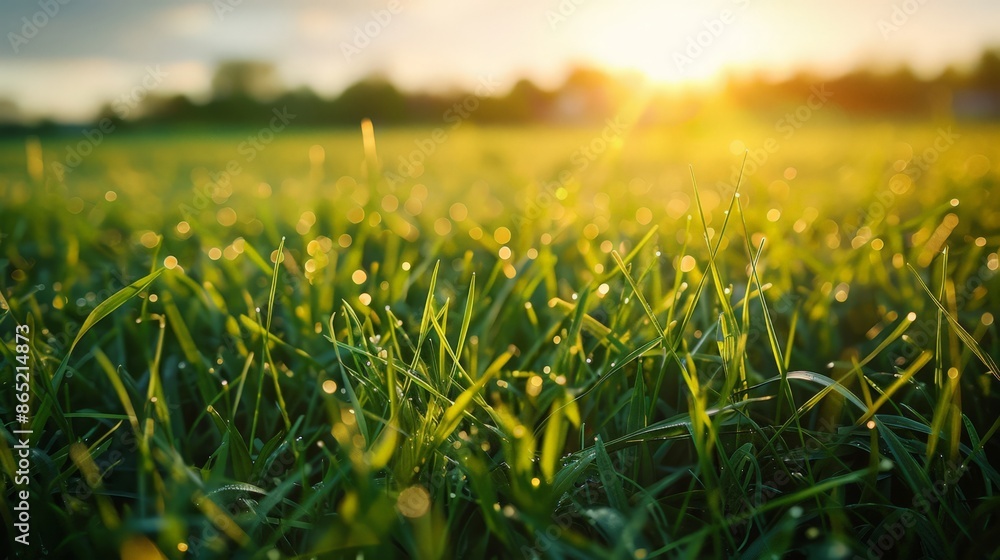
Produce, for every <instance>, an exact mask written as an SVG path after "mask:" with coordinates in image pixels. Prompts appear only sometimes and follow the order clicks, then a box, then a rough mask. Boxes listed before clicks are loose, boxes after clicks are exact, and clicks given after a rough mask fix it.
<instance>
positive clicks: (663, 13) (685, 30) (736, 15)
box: [573, 0, 755, 85]
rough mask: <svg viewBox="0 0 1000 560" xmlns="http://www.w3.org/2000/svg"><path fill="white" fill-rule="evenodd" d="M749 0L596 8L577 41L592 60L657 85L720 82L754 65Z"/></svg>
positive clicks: (588, 14)
mask: <svg viewBox="0 0 1000 560" xmlns="http://www.w3.org/2000/svg"><path fill="white" fill-rule="evenodd" d="M745 8H746V6H745V2H744V1H742V0H734V1H733V2H731V3H727V4H726V5H722V6H718V5H717V6H714V7H713V6H706V5H703V4H694V3H692V4H675V3H670V4H666V3H661V2H652V1H646V2H642V5H641V7H640V8H639V9H635V10H613V9H599V8H597V7H594V9H593V10H592V11H590V12H587V13H585V14H583V15H581V17H583V16H587V17H590V18H595V19H601V20H603V22H604V23H603V24H601V25H580V26H579V27H578V28H574V29H576V30H577V33H578V36H575V37H573V40H574V42H575V43H577V44H579V46H580V50H582V51H583V52H585V53H586V56H587V57H588V59H589V60H590V61H592V62H594V63H596V64H598V65H600V66H602V67H605V68H607V69H609V70H618V71H626V72H636V73H639V74H641V75H642V76H644V77H645V78H647V79H648V80H649V81H650V82H652V83H653V84H657V85H681V84H704V85H711V84H715V83H718V82H719V81H721V80H722V79H723V77H724V75H725V74H726V73H727V72H730V71H739V70H740V69H742V68H744V67H746V66H750V65H751V62H752V61H751V60H750V58H751V56H752V54H751V52H750V50H749V49H747V48H746V46H747V45H749V44H752V43H753V42H754V41H752V35H751V34H752V31H751V30H752V29H754V27H755V26H753V25H737V24H738V23H739V22H741V21H743V23H750V20H751V14H750V13H749V12H747V11H746V10H745Z"/></svg>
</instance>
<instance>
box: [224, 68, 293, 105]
mask: <svg viewBox="0 0 1000 560" xmlns="http://www.w3.org/2000/svg"><path fill="white" fill-rule="evenodd" d="M282 90H283V87H282V85H281V80H280V79H279V78H278V73H277V71H276V70H275V68H274V65H273V64H271V63H270V62H260V61H254V60H230V61H226V62H223V63H222V64H220V65H219V67H218V68H217V69H216V70H215V75H214V76H213V77H212V98H213V99H215V100H224V99H233V98H249V99H254V100H257V101H260V100H265V99H268V98H272V97H276V96H278V95H279V94H280V93H281V92H282Z"/></svg>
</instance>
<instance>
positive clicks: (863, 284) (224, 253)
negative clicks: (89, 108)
mask: <svg viewBox="0 0 1000 560" xmlns="http://www.w3.org/2000/svg"><path fill="white" fill-rule="evenodd" d="M303 121H304V119H303ZM262 124H266V121H265V122H264V123H262ZM800 124H801V127H800V128H784V127H782V126H781V125H780V124H778V123H776V122H775V121H770V120H751V119H733V120H727V121H724V122H706V121H694V124H687V125H678V126H677V127H674V128H664V129H642V128H641V127H636V128H629V127H627V126H626V127H624V128H623V129H622V130H618V129H616V128H614V127H611V128H609V127H604V128H603V129H602V127H595V128H565V129H559V128H532V129H526V128H476V127H473V126H472V125H469V124H466V125H463V126H462V127H461V128H459V129H457V130H448V131H447V133H446V137H445V138H444V139H443V141H439V140H441V138H440V135H435V134H434V132H433V131H432V130H431V129H395V130H382V129H380V128H379V127H378V126H377V124H376V128H375V130H374V143H372V141H371V137H369V138H368V142H367V149H366V143H365V142H364V141H363V135H362V132H361V130H357V131H355V130H348V131H334V132H330V131H323V130H310V129H308V126H307V124H306V123H305V122H299V121H296V122H294V123H293V124H292V125H291V126H290V127H289V128H287V129H286V130H283V131H281V132H277V133H274V134H273V141H270V142H264V141H263V140H265V139H268V138H270V137H271V135H263V136H261V135H260V133H259V131H256V130H252V129H248V130H231V131H212V130H205V131H200V132H199V131H187V132H162V133H146V134H138V133H127V132H120V133H114V134H111V135H109V136H107V137H106V138H105V139H103V140H102V142H101V143H100V144H98V145H92V146H91V148H92V151H91V153H89V155H86V156H82V157H81V162H80V163H79V164H78V165H75V166H70V167H63V168H62V169H59V166H53V163H54V162H62V163H64V164H65V163H67V159H66V157H67V156H66V154H67V146H70V147H74V149H77V151H78V152H82V151H83V150H79V149H78V148H79V142H80V141H82V139H83V136H79V135H73V136H66V137H48V138H43V139H41V140H40V141H39V140H36V139H28V140H25V139H9V140H3V141H2V142H3V143H2V145H0V193H2V201H3V203H2V207H0V235H2V237H0V268H2V269H3V276H2V279H0V294H2V295H3V301H0V305H2V306H3V309H2V311H0V332H2V333H3V334H2V339H3V340H4V341H5V342H6V344H5V345H3V346H2V348H3V350H2V352H3V359H4V362H5V363H4V366H3V387H4V389H5V390H4V391H3V396H2V400H0V403H2V407H0V412H2V414H3V422H4V424H5V430H6V431H5V432H4V435H5V438H2V443H0V469H2V471H3V473H4V476H3V478H2V480H3V484H4V485H5V490H6V492H5V494H4V496H5V498H4V499H5V503H4V508H3V509H2V510H0V513H2V514H3V516H4V520H5V525H6V526H7V527H8V530H9V531H11V532H13V529H11V527H12V524H13V523H14V521H15V519H16V517H17V513H16V512H15V510H14V506H15V505H16V503H15V497H14V495H13V493H12V492H11V491H10V489H11V485H12V480H14V478H15V476H16V472H15V471H16V466H17V464H18V463H17V460H18V455H17V452H16V448H15V446H16V445H17V444H18V439H16V438H15V437H14V436H13V435H12V430H13V429H18V428H17V425H16V424H15V422H14V418H15V416H14V410H15V405H16V404H17V403H16V401H15V399H14V394H15V390H14V386H15V380H14V377H13V375H11V374H8V372H12V371H13V366H14V365H15V363H16V362H17V357H16V356H17V354H16V352H17V351H16V346H17V345H16V344H15V342H16V341H15V328H16V325H18V324H26V325H28V326H29V327H30V333H31V342H30V364H31V379H30V383H31V400H30V410H31V422H30V425H31V427H32V429H33V432H34V433H33V434H32V435H31V436H30V446H31V454H30V460H31V465H32V467H31V483H30V488H31V493H32V500H33V501H32V503H31V528H32V539H33V542H37V543H45V544H44V547H45V549H46V550H45V551H46V552H47V553H48V554H49V555H51V556H55V557H67V556H70V555H73V554H76V555H77V556H78V557H106V558H111V557H115V556H116V555H121V556H122V557H128V558H159V557H162V556H165V557H168V558H182V557H204V558H214V557H217V558H267V559H277V558H292V557H302V558H313V557H318V558H327V557H350V558H389V557H413V558H470V557H472V558H500V557H504V558H507V557H515V558H517V557H527V558H533V557H544V558H653V557H666V558H675V557H682V558H713V557H739V558H748V559H757V558H768V557H773V558H778V557H791V558H795V557H810V558H856V557H860V558H882V557H886V558H888V557H908V558H950V557H963V558H988V557H993V558H996V557H997V554H998V553H997V550H998V545H1000V536H998V535H1000V533H998V532H997V529H998V527H1000V524H998V522H997V518H998V515H1000V511H998V507H1000V497H998V495H997V494H996V492H998V491H1000V473H998V472H997V470H996V468H995V466H994V465H993V462H994V461H995V460H997V459H998V457H1000V453H998V444H997V441H996V439H995V434H996V430H997V428H998V426H1000V420H998V419H997V410H1000V409H998V405H1000V398H998V391H997V387H998V385H997V384H998V383H1000V380H998V376H1000V371H998V369H997V366H996V364H995V363H994V361H995V360H996V359H997V356H1000V338H998V336H997V326H996V324H995V322H994V314H995V313H997V312H998V311H1000V278H998V276H997V270H998V267H1000V261H998V255H997V251H998V247H1000V203H998V201H997V194H996V193H997V187H998V183H1000V143H998V142H997V139H998V138H1000V128H997V127H996V126H991V125H982V124H973V123H966V124H962V123H949V122H941V123H932V122H906V123H888V122H875V121H843V120H838V117H836V116H835V115H825V114H817V115H816V116H815V117H813V118H811V119H810V120H808V121H807V122H804V123H800ZM722 131H724V132H722ZM248 135H250V136H253V137H256V138H257V142H256V143H257V146H256V147H254V145H253V142H249V143H247V142H248V141H247V137H248ZM597 140H601V141H600V142H598V141H597ZM421 146H423V147H424V148H425V149H424V150H423V151H422V152H419V155H415V152H414V151H415V150H421ZM581 146H582V147H583V149H581ZM428 147H433V149H432V150H431V149H427V148H428ZM425 152H429V153H425ZM745 156H746V158H747V159H746V167H745V168H742V164H743V162H744V157H745ZM401 157H402V158H404V159H403V161H404V162H405V163H404V164H401V160H400V158H401ZM416 159H422V160H423V162H422V164H421V165H419V166H415V165H413V162H414V160H416ZM69 163H72V162H69ZM227 168H228V171H226V170H227ZM741 168H742V169H743V170H744V173H743V175H744V178H743V180H742V181H741V182H740V185H739V189H738V195H737V189H736V180H737V179H738V178H739V176H740V171H741ZM410 171H412V172H413V173H412V175H413V176H411V174H410V173H409V172H410ZM36 546H39V545H36ZM36 550H39V551H40V550H41V549H40V548H39V549H36ZM161 555H162V556H161Z"/></svg>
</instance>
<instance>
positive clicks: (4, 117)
mask: <svg viewBox="0 0 1000 560" xmlns="http://www.w3.org/2000/svg"><path fill="white" fill-rule="evenodd" d="M21 119H22V115H21V109H20V108H19V107H18V106H17V103H14V102H13V101H11V100H10V99H0V125H2V124H13V123H18V122H21Z"/></svg>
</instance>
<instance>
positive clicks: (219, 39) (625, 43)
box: [0, 0, 1000, 120]
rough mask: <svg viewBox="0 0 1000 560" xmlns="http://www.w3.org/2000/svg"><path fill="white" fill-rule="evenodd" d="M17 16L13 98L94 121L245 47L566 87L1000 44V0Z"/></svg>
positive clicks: (469, 79) (4, 20)
mask: <svg viewBox="0 0 1000 560" xmlns="http://www.w3.org/2000/svg"><path fill="white" fill-rule="evenodd" d="M46 8H47V9H48V12H46V11H45V10H46ZM0 31H2V33H3V35H4V41H3V44H0V100H3V99H6V100H10V101H13V102H14V103H15V104H16V105H17V106H18V108H19V109H20V111H21V112H22V113H24V114H26V115H28V116H30V117H41V116H48V117H54V118H56V119H59V120H82V119H87V118H90V117H92V116H93V115H94V113H95V112H96V111H97V109H98V108H99V107H100V106H101V105H102V104H103V103H105V102H112V101H114V100H116V99H117V100H123V99H126V100H127V99H129V98H128V96H129V95H130V94H133V93H143V92H146V91H149V92H155V93H157V94H173V93H185V94H189V95H192V96H194V97H196V98H198V97H199V96H200V97H204V96H205V95H207V92H208V91H209V88H210V84H211V77H212V73H213V70H214V68H215V66H216V65H217V64H218V63H219V62H221V61H225V60H231V59H253V60H263V61H269V62H272V63H273V64H274V65H275V66H276V68H277V69H278V71H279V75H280V76H281V79H282V81H283V82H284V84H285V85H287V86H289V87H297V86H302V85H306V86H309V87H312V88H313V89H315V90H316V91H317V92H319V93H320V94H323V95H331V96H332V95H335V94H336V93H337V92H338V91H340V90H342V89H343V88H345V87H347V86H348V85H350V84H351V83H353V82H355V81H357V80H358V79H361V78H363V77H366V76H369V75H372V74H379V75H383V76H386V77H388V78H390V79H392V80H393V81H394V82H395V83H397V84H398V85H399V86H400V87H402V88H404V89H407V90H424V91H447V90H452V89H456V88H472V87H474V86H475V85H476V84H477V83H479V82H480V81H481V80H490V81H491V82H498V83H500V84H501V88H505V87H509V86H510V85H513V83H514V82H516V81H517V80H518V79H519V78H522V77H528V78H530V79H532V80H535V81H536V82H538V83H540V84H541V85H543V86H549V87H551V86H555V85H558V83H559V82H560V81H561V80H562V79H563V78H564V77H565V75H566V74H567V72H568V70H569V68H571V67H572V66H573V65H581V64H586V65H593V66H600V67H603V68H606V69H609V70H612V71H617V70H622V71H624V70H633V71H638V72H641V73H643V74H644V75H646V76H647V77H649V78H650V79H651V80H652V81H655V82H657V83H663V84H676V83H684V82H692V81H693V82H702V83H704V82H711V81H712V80H717V79H718V78H719V77H720V76H721V75H723V73H724V72H727V71H735V72H749V71H763V72H766V73H768V74H772V75H782V74H787V73H789V72H791V71H793V70H796V69H803V68H807V69H811V70H813V71H817V72H820V73H825V74H837V73H842V72H844V71H847V70H849V69H851V68H854V67H857V66H859V65H864V66H869V67H871V66H878V67H892V66H894V65H898V64H900V63H906V64H909V65H910V66H912V67H913V68H914V69H916V70H917V71H918V72H921V73H924V74H927V75H932V74H933V73H935V72H939V71H940V70H941V69H943V68H944V67H945V66H947V65H948V64H951V63H959V64H962V63H970V62H971V61H973V60H975V59H976V58H977V57H978V55H979V53H981V52H982V50H983V49H984V48H993V47H1000V2H998V1H996V0H948V1H945V0H811V1H808V2H805V1H802V0H707V1H697V2H695V1H693V0H692V1H680V0H659V1H656V0H618V1H614V2H612V1H611V0H505V1H503V2H500V1H485V0H464V1H459V0H413V1H407V0H372V1H367V0H336V1H334V0H329V1H320V0H284V1H282V2H278V1H277V0H198V1H193V0H159V1H157V2H135V1H129V0H101V1H97V0H26V1H9V0H8V1H4V2H2V3H0ZM122 96H126V97H124V98H123V97H122ZM0 105H2V104H0Z"/></svg>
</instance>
